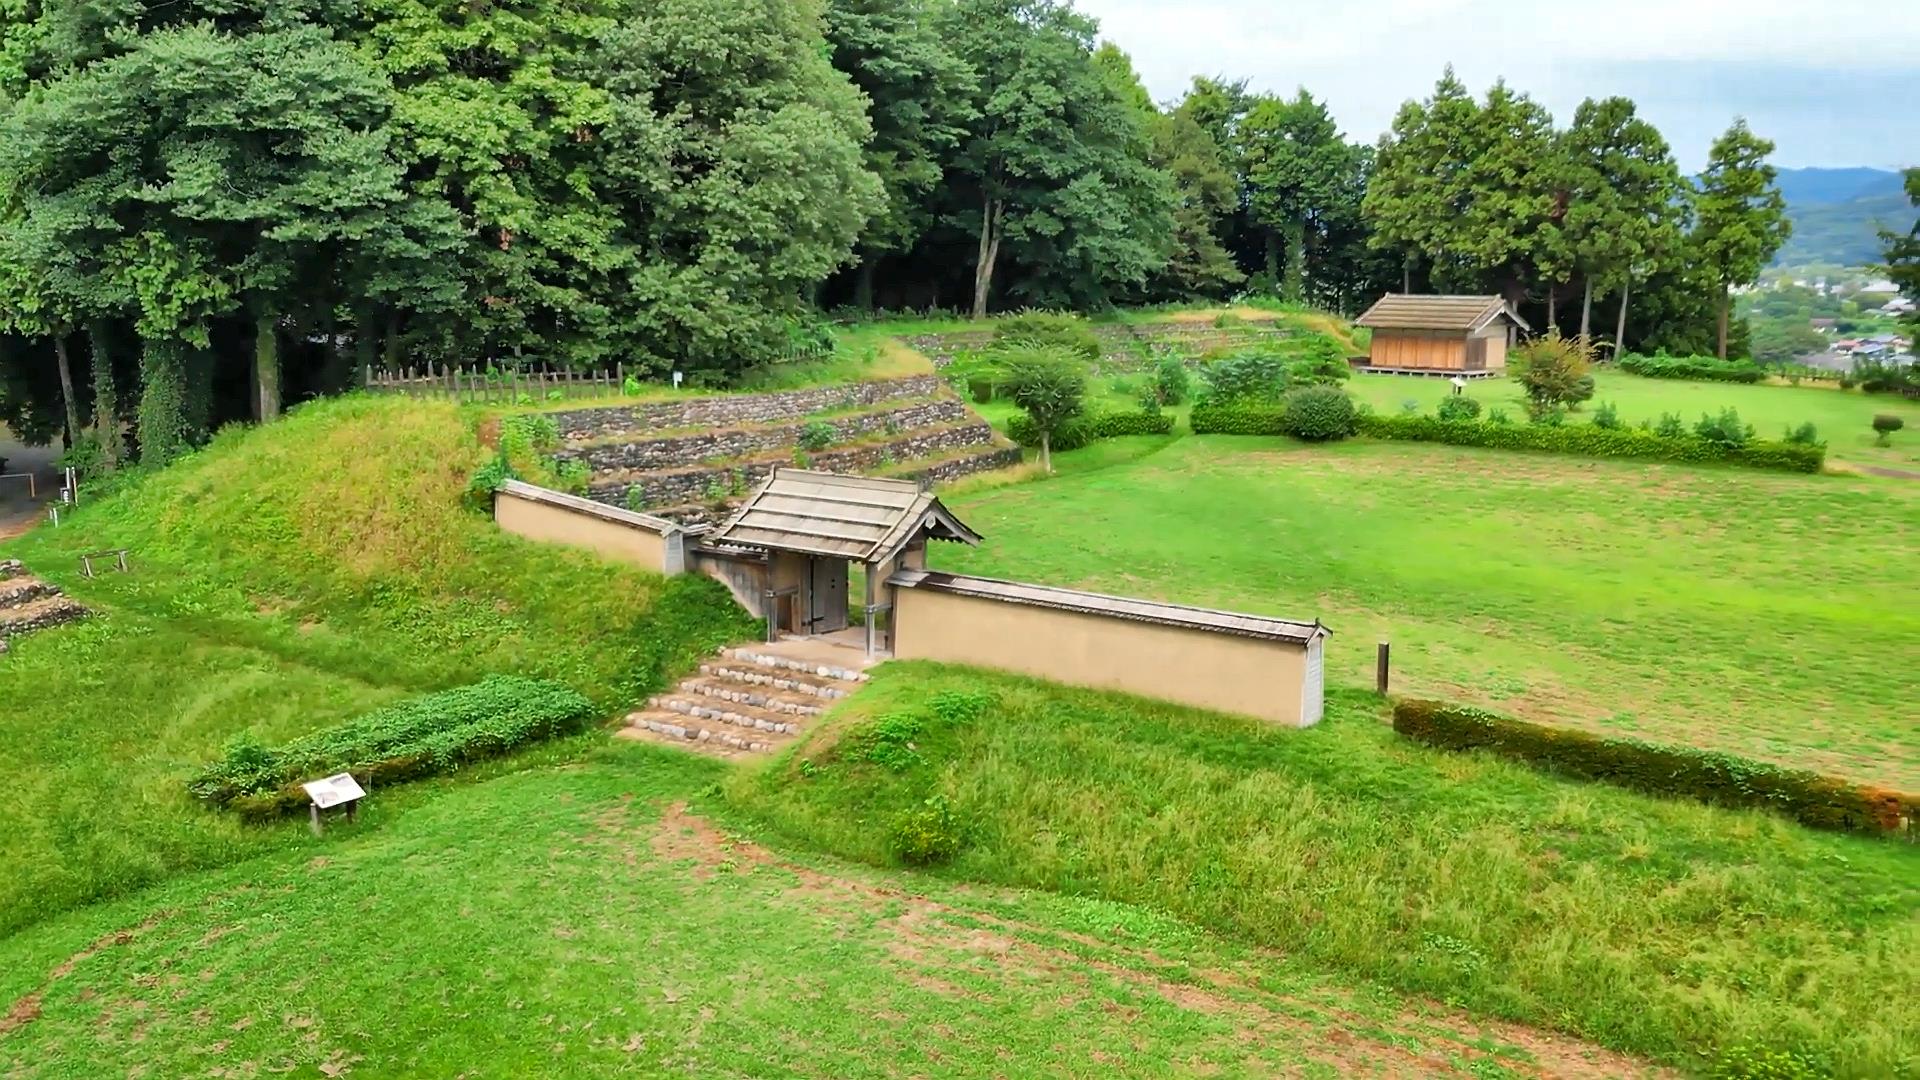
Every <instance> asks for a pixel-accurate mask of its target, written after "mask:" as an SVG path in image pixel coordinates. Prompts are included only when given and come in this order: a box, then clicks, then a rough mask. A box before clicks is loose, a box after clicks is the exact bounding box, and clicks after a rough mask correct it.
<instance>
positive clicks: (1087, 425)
mask: <svg viewBox="0 0 1920 1080" xmlns="http://www.w3.org/2000/svg"><path fill="white" fill-rule="evenodd" d="M1172 433H1173V416H1172V415H1171V414H1169V413H1150V412H1114V413H1093V414H1091V415H1088V416H1076V417H1074V418H1073V419H1072V420H1069V421H1067V422H1066V423H1065V424H1062V425H1061V426H1060V430H1058V431H1055V432H1054V433H1053V449H1055V450H1078V449H1080V448H1081V447H1083V446H1085V445H1087V444H1088V443H1091V442H1093V441H1094V440H1095V439H1111V438H1114V437H1115V436H1118V435H1170V434H1172ZM1007 437H1008V438H1010V439H1012V440H1013V441H1014V442H1017V443H1019V444H1020V445H1021V446H1039V445H1040V432H1039V431H1038V430H1036V429H1035V428H1034V426H1033V421H1031V420H1029V419H1027V418H1026V416H1025V415H1024V414H1021V415H1016V416H1014V417H1013V418H1012V419H1010V420H1008V421H1007Z"/></svg>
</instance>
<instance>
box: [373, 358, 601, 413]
mask: <svg viewBox="0 0 1920 1080" xmlns="http://www.w3.org/2000/svg"><path fill="white" fill-rule="evenodd" d="M626 381H627V372H626V366H625V365H624V364H615V365H614V366H613V370H612V371H572V370H568V369H565V368H558V369H556V368H551V367H546V366H541V367H535V368H526V369H520V368H485V367H480V366H477V365H473V366H459V365H453V364H442V365H439V366H435V365H433V364H428V365H426V366H425V367H419V368H414V367H408V368H401V369H398V370H395V371H384V370H382V371H376V370H374V369H373V368H371V367H368V368H366V369H364V371H363V374H362V380H361V384H362V385H363V386H365V387H366V389H368V390H371V391H373V392H375V393H380V394H405V395H407V396H409V397H424V398H445V399H450V400H453V401H471V402H500V403H502V404H508V405H514V404H530V403H534V402H541V401H562V400H569V399H573V398H602V397H616V396H618V395H619V394H620V393H621V388H622V387H623V386H624V385H625V384H626Z"/></svg>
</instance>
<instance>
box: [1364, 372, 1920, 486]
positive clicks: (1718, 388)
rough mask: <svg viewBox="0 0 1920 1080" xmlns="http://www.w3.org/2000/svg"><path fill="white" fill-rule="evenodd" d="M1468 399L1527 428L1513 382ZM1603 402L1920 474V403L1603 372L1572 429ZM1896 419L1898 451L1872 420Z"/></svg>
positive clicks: (1384, 384) (1432, 400) (1398, 405)
mask: <svg viewBox="0 0 1920 1080" xmlns="http://www.w3.org/2000/svg"><path fill="white" fill-rule="evenodd" d="M1347 388H1348V389H1349V390H1350V391H1352V393H1353V396H1354V397H1355V398H1357V399H1358V400H1360V401H1364V402H1367V403H1368V404H1370V405H1372V406H1373V407H1374V410H1375V411H1377V412H1382V413H1396V412H1399V411H1400V410H1401V409H1402V408H1403V407H1404V403H1406V402H1415V403H1417V404H1418V405H1419V407H1420V411H1421V412H1424V413H1431V412H1433V410H1434V407H1435V406H1437V405H1438V404H1439V403H1440V399H1441V398H1443V397H1446V396H1447V395H1449V394H1451V393H1453V387H1452V386H1451V385H1450V384H1449V383H1448V382H1447V380H1445V379H1432V378H1414V377H1410V376H1401V375H1355V376H1354V377H1353V378H1352V379H1350V380H1348V381H1347ZM1465 393H1466V395H1467V396H1468V397H1471V398H1477V399H1478V400H1479V401H1480V403H1481V404H1483V405H1485V406H1487V407H1488V408H1498V409H1505V410H1506V411H1507V415H1508V416H1510V417H1512V418H1513V420H1514V422H1515V423H1525V422H1526V409H1525V404H1524V402H1525V395H1524V394H1522V393H1521V392H1520V384H1519V383H1517V382H1515V381H1514V380H1512V379H1505V378H1500V379H1485V380H1480V381H1476V382H1471V383H1468V384H1467V388H1466V390H1465ZM1602 402H1612V403H1613V405H1614V407H1615V408H1616V409H1618V410H1619V412H1620V419H1621V420H1622V421H1623V422H1625V423H1627V424H1636V425H1637V424H1639V423H1640V421H1642V420H1649V421H1655V422H1657V421H1658V420H1659V419H1660V417H1661V415H1662V414H1664V413H1677V414H1679V416H1680V419H1681V420H1682V421H1684V422H1685V423H1686V425H1687V427H1688V428H1689V429H1690V428H1692V427H1693V425H1694V424H1695V423H1697V422H1698V421H1699V420H1700V416H1701V414H1702V413H1712V414H1714V415H1716V416H1717V415H1719V413H1720V410H1722V409H1728V408H1731V409H1737V410H1739V413H1740V418H1741V419H1743V420H1745V421H1746V422H1747V423H1749V424H1752V425H1753V427H1754V434H1755V435H1756V436H1758V437H1759V438H1762V439H1778V438H1780V437H1781V435H1782V434H1783V433H1785V431H1786V430H1787V429H1788V428H1793V427H1799V426H1800V425H1801V424H1803V423H1811V424H1812V425H1813V426H1814V427H1815V428H1817V429H1818V430H1819V434H1820V438H1821V439H1823V440H1825V441H1826V444H1827V462H1828V465H1829V467H1838V468H1842V469H1844V468H1846V467H1847V466H1850V465H1851V466H1860V465H1874V466H1879V467H1882V468H1893V469H1902V470H1906V471H1912V472H1920V401H1908V400H1907V399H1905V398H1902V397H1898V396H1896V395H1892V394H1863V393H1860V392H1859V391H1848V390H1841V389H1839V388H1837V387H1835V386H1832V385H1827V386H1818V385H1814V384H1811V383H1809V384H1806V385H1802V386H1777V385H1752V386H1747V385H1741V384H1738V383H1722V382H1690V381H1687V380H1685V379H1646V378H1642V377H1640V376H1638V375H1629V374H1627V373H1626V372H1624V371H1618V370H1614V369H1608V368H1602V369H1600V370H1598V371H1596V372H1595V373H1594V395H1593V400H1592V401H1589V402H1587V403H1585V404H1584V405H1582V406H1581V411H1580V412H1578V413H1575V414H1573V416H1572V418H1571V419H1570V421H1569V422H1571V423H1586V422H1588V421H1589V420H1591V419H1592V417H1593V410H1594V408H1595V406H1598V405H1599V404H1600V403H1602ZM1877 413H1891V414H1893V415H1895V416H1898V417H1901V418H1903V419H1905V420H1906V422H1907V426H1906V429H1905V430H1904V431H1900V432H1896V433H1895V434H1894V436H1893V440H1892V445H1891V446H1884V447H1883V446H1878V445H1876V441H1877V440H1876V437H1875V435H1874V432H1873V427H1872V422H1873V417H1874V415H1875V414H1877Z"/></svg>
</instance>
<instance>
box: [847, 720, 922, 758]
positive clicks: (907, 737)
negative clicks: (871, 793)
mask: <svg viewBox="0 0 1920 1080" xmlns="http://www.w3.org/2000/svg"><path fill="white" fill-rule="evenodd" d="M926 727H927V722H926V720H925V719H923V718H922V717H921V716H920V715H919V714H918V713H911V712H898V713H887V714H885V715H883V716H877V717H875V718H873V719H872V720H869V721H868V722H866V723H865V724H862V725H860V726H859V727H857V728H855V729H853V730H852V731H850V732H848V733H847V736H846V738H845V740H844V741H843V742H842V743H841V744H840V745H841V756H842V757H844V758H845V759H846V760H848V761H867V762H872V763H873V764H875V765H879V766H881V767H882V768H886V769H891V770H892V771H894V772H905V771H907V770H908V769H911V768H913V767H914V766H915V765H920V764H924V763H925V761H926V759H925V758H923V757H921V756H920V751H919V749H918V748H917V747H915V746H914V743H913V741H914V740H915V739H917V738H919V737H920V734H921V732H923V731H925V730H926Z"/></svg>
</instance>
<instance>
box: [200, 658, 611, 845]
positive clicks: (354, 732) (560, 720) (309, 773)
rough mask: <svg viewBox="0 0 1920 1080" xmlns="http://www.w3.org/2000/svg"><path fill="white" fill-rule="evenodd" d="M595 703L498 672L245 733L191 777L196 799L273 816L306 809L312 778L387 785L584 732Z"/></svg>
mask: <svg viewBox="0 0 1920 1080" xmlns="http://www.w3.org/2000/svg"><path fill="white" fill-rule="evenodd" d="M596 715H597V713H596V710H595V709H594V705H593V703H592V702H591V701H588V700H587V699H586V698H585V697H582V696H581V695H580V694H577V693H575V692H574V691H573V690H570V689H568V688H567V687H565V686H563V685H561V684H559V683H555V682H548V681H545V680H541V679H524V678H519V677H516V676H510V675H493V676H489V677H487V678H485V679H482V680H481V681H480V682H477V683H473V684H472V685H469V686H462V687H458V688H456V689H453V690H443V691H441V692H440V693H437V694H428V695H426V696H424V697H417V698H413V699H411V700H409V701H403V702H401V703H399V704H397V705H391V706H388V707H387V708H384V709H379V710H376V711H374V712H371V713H368V714H366V715H365V716H362V717H360V718H358V719H356V720H353V721H350V722H348V723H346V724H342V725H340V726H339V727H336V728H331V729H329V730H326V731H322V732H318V733H316V734H313V735H308V736H306V737H304V738H300V739H296V740H294V741H293V742H290V743H287V744H286V745H284V746H280V747H266V746H262V745H260V744H259V743H256V742H251V741H247V740H244V739H241V740H236V741H235V742H233V743H231V744H229V745H228V747H227V750H226V754H225V756H224V757H222V758H221V759H220V760H219V761H216V762H214V763H212V764H210V765H208V766H207V767H206V768H204V769H202V770H201V771H200V772H199V774H198V775H196V776H194V778H193V779H191V780H189V781H188V782H187V790H188V791H189V792H190V793H192V794H193V795H194V797H196V798H199V799H203V800H205V801H207V802H210V803H212V804H214V805H215V806H220V807H225V808H227V809H231V810H235V811H237V812H239V813H240V814H241V815H243V816H245V817H249V818H266V817H272V816H275V815H278V814H282V813H286V812H289V811H295V810H300V809H303V808H304V807H305V806H306V805H307V803H308V801H309V800H308V798H307V795H306V793H305V792H303V791H302V790H301V789H300V784H301V783H302V782H303V781H307V780H312V779H315V778H316V777H321V776H327V775H330V774H333V773H337V772H350V773H352V774H353V775H354V776H355V777H356V778H358V779H359V780H360V781H361V783H362V784H363V785H364V784H378V785H381V786H385V785H387V784H391V783H397V782H399V781H401V780H410V779H413V778H415V777H420V776H430V775H433V774H435V773H443V772H450V771H452V770H454V769H457V768H459V767H460V765H461V764H463V763H465V762H468V761H475V760H479V759H481V758H488V757H497V756H499V755H501V754H505V753H507V752H508V751H511V750H514V749H516V748H518V747H520V746H523V745H526V744H528V743H532V742H538V741H540V740H542V739H550V738H553V737H555V736H558V735H564V734H570V733H572V732H575V731H579V730H582V729H584V728H585V727H586V726H587V725H588V724H590V723H592V722H593V720H594V717H595V716H596Z"/></svg>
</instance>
